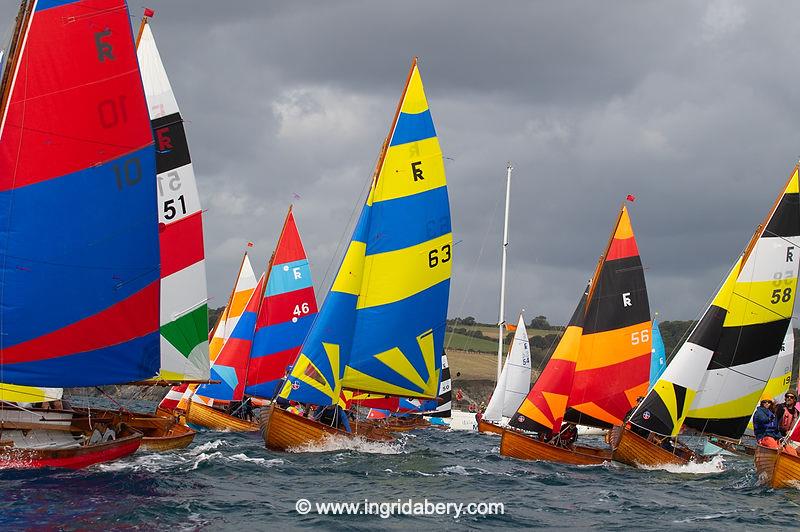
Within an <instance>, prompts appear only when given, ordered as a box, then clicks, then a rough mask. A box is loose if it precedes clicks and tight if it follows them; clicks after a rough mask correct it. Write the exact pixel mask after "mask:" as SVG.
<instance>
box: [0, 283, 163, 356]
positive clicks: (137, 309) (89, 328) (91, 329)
mask: <svg viewBox="0 0 800 532" xmlns="http://www.w3.org/2000/svg"><path fill="white" fill-rule="evenodd" d="M158 289H159V284H158V283H157V282H155V283H152V284H150V285H148V286H147V287H145V288H144V289H143V290H140V291H139V292H137V293H135V294H133V295H132V296H131V297H129V298H128V299H125V300H123V301H120V302H119V303H117V304H115V305H113V306H111V307H109V308H107V309H106V310H103V311H101V312H98V313H97V314H94V315H93V316H89V317H88V318H85V319H82V320H80V321H78V322H75V323H73V324H71V325H68V326H66V327H64V328H62V329H58V330H56V331H53V332H51V333H48V334H45V335H42V336H39V337H38V338H34V339H33V340H28V341H27V342H23V343H21V344H17V345H14V346H11V347H7V348H5V349H4V350H3V363H4V364H15V363H18V362H30V361H36V360H47V359H51V358H56V357H60V356H64V355H70V354H73V353H78V352H85V351H93V350H95V349H100V348H103V347H108V346H112V345H116V344H120V343H123V342H126V341H128V340H132V339H134V338H139V337H142V336H146V335H147V334H149V333H152V332H154V331H158V307H157V306H155V305H153V304H152V302H153V300H154V298H155V300H156V301H157V300H158ZM131 316H136V318H137V319H135V320H132V319H130V317H131Z"/></svg>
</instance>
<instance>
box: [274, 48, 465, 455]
mask: <svg viewBox="0 0 800 532" xmlns="http://www.w3.org/2000/svg"><path fill="white" fill-rule="evenodd" d="M452 246H453V237H452V230H451V223H450V204H449V199H448V195H447V183H446V180H445V172H444V160H443V157H442V152H441V148H440V147H439V140H438V138H437V136H436V130H435V128H434V125H433V120H432V119H431V114H430V110H429V108H428V101H427V98H426V97H425V91H424V88H423V85H422V78H421V77H420V73H419V69H418V66H417V60H416V58H415V59H414V60H413V62H412V65H411V70H410V72H409V74H408V78H407V80H406V85H405V88H404V90H403V95H402V97H401V99H400V103H399V104H398V106H397V110H396V112H395V115H394V120H393V121H392V126H391V128H390V132H389V135H388V136H387V137H386V139H385V141H384V143H383V147H382V149H381V152H380V156H379V159H378V162H377V164H376V168H375V172H374V173H373V177H372V182H371V186H370V189H369V193H368V195H367V199H366V203H365V205H364V207H363V209H362V210H361V215H360V217H359V219H358V222H357V223H356V227H355V230H354V232H353V236H352V238H351V240H350V243H349V245H348V248H347V251H346V252H345V256H344V259H343V261H342V263H341V265H340V267H339V270H338V272H337V274H336V277H335V278H334V281H333V285H332V286H331V289H330V291H329V292H328V295H327V297H326V298H325V302H324V304H323V306H322V309H321V311H320V313H319V316H317V319H316V321H315V322H314V324H313V325H312V327H311V329H310V331H309V333H308V336H307V337H306V339H305V341H304V342H303V345H302V347H301V349H300V352H299V354H298V356H297V359H296V360H295V362H294V364H293V366H292V370H291V373H290V374H289V375H288V378H287V380H286V383H285V385H284V386H283V388H282V390H281V393H280V395H279V397H278V399H277V401H275V402H273V403H272V405H270V407H269V408H264V409H262V410H261V412H260V413H259V418H260V423H261V434H262V436H263V438H264V442H265V444H266V447H267V448H270V449H274V450H287V449H290V448H296V447H300V446H307V445H315V444H317V443H319V442H321V441H322V440H324V439H325V438H327V437H328V436H329V435H339V436H341V437H346V438H350V437H353V436H355V435H358V434H360V435H362V436H364V437H366V438H370V439H387V436H386V435H385V434H376V433H374V432H369V431H365V430H362V429H363V427H361V426H359V425H358V424H356V426H355V427H353V428H352V432H349V431H346V430H342V429H340V428H337V427H334V426H331V425H328V424H325V423H322V422H320V421H317V420H315V419H312V418H310V417H303V416H301V415H298V414H296V413H293V412H290V411H289V409H287V408H285V407H283V406H281V403H283V404H284V405H285V404H286V403H285V402H287V401H296V402H298V403H301V404H310V405H316V406H317V407H318V408H322V409H323V414H324V409H328V411H333V412H334V414H333V418H334V422H338V423H339V424H340V425H346V424H347V421H346V420H344V419H342V417H341V416H343V415H346V414H344V413H343V411H342V410H341V409H340V408H337V406H338V404H339V401H340V396H341V392H342V390H343V389H350V390H359V391H364V392H370V393H378V394H385V395H395V396H400V397H412V398H413V397H416V398H428V399H432V398H434V397H436V395H437V392H438V385H439V381H440V377H439V374H440V371H441V362H440V360H441V357H440V355H441V353H442V352H443V348H444V331H445V321H446V317H447V303H448V298H449V293H450V272H451V266H452V257H453V250H452Z"/></svg>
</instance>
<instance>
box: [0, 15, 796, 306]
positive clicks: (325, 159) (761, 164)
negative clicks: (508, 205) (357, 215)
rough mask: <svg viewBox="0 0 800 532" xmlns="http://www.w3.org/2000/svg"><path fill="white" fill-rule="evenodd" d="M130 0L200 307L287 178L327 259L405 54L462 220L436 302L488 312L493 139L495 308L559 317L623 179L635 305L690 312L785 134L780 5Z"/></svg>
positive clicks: (584, 271) (772, 191) (745, 223)
mask: <svg viewBox="0 0 800 532" xmlns="http://www.w3.org/2000/svg"><path fill="white" fill-rule="evenodd" d="M11 4H12V3H11V2H8V3H4V4H3V5H2V6H1V7H0V15H2V16H3V17H4V19H5V20H10V18H11V16H12V14H13V11H14V7H13V5H11ZM149 5H150V7H153V8H154V9H155V10H156V12H157V13H156V17H155V19H154V20H153V23H152V27H153V30H154V32H155V35H156V39H157V42H158V45H159V48H160V50H161V54H162V57H163V60H164V63H165V65H166V68H167V70H168V72H169V75H170V78H171V81H172V83H173V87H174V90H175V93H176V96H177V99H178V102H179V105H180V106H181V109H182V112H183V115H184V116H185V117H186V119H187V121H188V122H189V124H188V126H187V129H188V134H189V140H190V143H191V149H192V157H193V160H194V163H195V171H196V173H197V176H198V181H199V185H200V188H201V196H202V197H203V201H204V205H205V206H206V207H207V208H208V213H207V217H206V220H207V222H206V245H207V255H208V277H209V290H210V293H211V296H212V298H213V299H212V301H211V305H212V306H218V305H221V304H223V303H224V301H225V299H226V297H227V292H228V290H229V289H230V285H231V282H232V276H233V275H234V274H235V269H236V267H237V265H238V261H239V254H240V253H241V251H242V250H243V245H244V243H245V242H247V241H248V240H255V241H256V242H257V243H258V247H257V248H256V253H255V254H254V257H253V258H254V265H255V266H256V267H257V269H262V268H263V265H264V262H265V260H266V258H267V257H268V254H269V252H270V250H271V247H272V246H273V245H274V241H275V238H276V236H277V231H278V229H279V226H280V223H281V221H282V218H283V216H284V214H285V210H286V207H287V206H288V203H289V202H291V201H293V194H295V193H296V194H299V195H301V196H302V198H301V199H300V200H296V201H295V203H296V214H297V217H298V224H299V226H300V230H301V232H302V234H303V238H304V240H305V243H306V247H307V251H308V253H309V255H310V257H311V260H312V262H313V267H314V273H315V276H316V280H317V283H318V284H321V283H322V280H323V277H324V276H325V273H326V271H327V272H328V277H327V282H328V283H329V282H330V276H331V275H332V272H330V269H331V268H332V266H331V265H334V266H335V265H336V264H337V261H338V257H337V256H336V251H337V249H338V247H339V246H340V244H341V240H342V238H346V236H347V235H348V233H347V229H346V226H347V223H348V221H349V220H350V219H351V216H352V213H353V211H354V209H357V208H358V206H359V204H360V202H361V201H362V198H363V194H362V191H363V190H364V186H365V183H366V181H367V180H368V178H369V176H370V173H371V170H372V166H373V165H374V162H375V157H376V156H377V153H378V149H379V147H380V143H381V141H382V139H383V136H384V135H385V134H386V130H387V127H388V124H389V120H390V118H391V114H392V112H393V110H394V107H395V105H396V101H397V98H398V97H399V93H400V90H401V88H402V83H403V81H404V79H405V76H406V72H407V68H408V65H409V62H410V59H411V57H412V56H413V55H419V56H420V61H421V71H422V75H423V79H424V80H425V83H426V89H427V92H428V97H429V101H430V105H431V110H432V113H433V115H434V120H435V122H436V125H437V130H438V133H439V136H440V141H441V144H442V147H443V150H444V152H445V156H446V157H448V160H447V161H446V163H447V171H448V179H449V183H450V194H451V202H452V208H453V223H454V231H455V239H456V240H460V241H461V243H459V244H458V246H457V247H456V250H457V251H458V253H457V261H456V264H455V270H454V274H453V294H452V297H451V311H450V314H451V315H466V314H472V315H475V316H477V317H479V318H480V319H482V320H484V321H492V320H494V319H496V314H497V308H496V307H497V303H496V301H497V287H498V284H499V271H498V268H499V262H500V260H499V248H500V246H499V240H500V232H501V230H502V227H501V224H502V196H503V194H504V179H505V165H506V162H507V161H509V160H510V161H512V162H513V164H514V167H515V172H514V178H513V199H512V209H511V221H510V224H511V235H510V240H511V246H510V249H509V280H508V284H509V293H508V299H507V315H509V316H513V315H515V314H516V313H517V312H518V310H519V309H520V308H522V307H525V308H526V309H527V310H528V312H529V314H530V315H535V314H539V313H543V314H546V315H548V316H549V317H550V318H551V321H553V322H563V321H564V320H565V319H566V318H567V317H568V316H569V314H570V313H571V312H572V309H573V307H574V305H575V303H576V302H577V299H578V296H579V295H580V292H581V290H582V289H583V286H584V284H585V282H586V280H587V279H588V278H589V277H590V276H591V273H592V270H593V268H594V265H595V262H596V260H597V257H598V255H599V254H600V253H601V252H602V248H603V246H604V245H605V243H606V241H607V239H608V233H609V231H610V230H611V224H612V223H613V221H614V218H615V216H616V211H617V209H618V208H619V205H620V202H621V201H622V200H623V199H624V197H625V195H626V194H628V193H633V194H635V195H636V196H637V201H636V203H635V204H633V205H632V206H631V211H632V214H631V216H632V219H633V224H634V229H635V231H636V233H637V237H638V240H639V247H640V251H641V253H642V258H643V261H644V263H645V264H646V266H647V267H648V271H647V280H648V285H649V291H650V298H651V306H652V308H653V309H655V310H659V311H660V312H661V316H662V318H665V319H687V318H690V317H693V316H695V315H696V314H697V312H698V311H699V310H700V307H701V306H702V305H703V304H704V303H705V301H706V298H707V297H708V296H709V295H711V294H712V292H713V291H714V289H715V288H716V286H717V285H718V283H719V281H720V280H721V278H722V275H723V274H724V272H725V270H726V269H727V268H728V267H729V266H730V263H731V261H732V260H734V258H735V257H736V255H737V254H738V253H739V251H740V250H741V249H742V247H743V246H744V245H745V243H746V242H747V240H748V238H749V235H750V233H751V232H752V230H753V229H754V228H755V226H756V225H757V224H758V223H759V222H760V220H761V218H762V217H763V215H764V214H765V213H766V211H767V209H768V207H769V206H770V205H771V202H772V200H773V199H774V197H775V195H776V194H777V192H778V190H779V188H780V186H781V185H782V183H783V181H784V180H785V178H786V176H787V174H788V172H789V170H790V169H791V167H792V165H793V164H794V160H795V158H796V157H797V155H798V154H800V142H798V134H797V126H796V123H797V120H796V117H797V116H798V108H799V107H800V106H798V103H800V101H799V98H800V96H798V91H797V90H796V87H797V86H798V73H797V71H798V69H797V68H796V67H795V65H796V63H797V60H796V56H797V52H796V43H795V39H794V38H793V35H794V28H793V24H794V20H795V19H796V15H797V14H798V9H797V8H796V7H795V6H793V5H791V4H783V5H778V4H775V5H764V4H754V3H744V2H741V3H739V2H720V1H712V2H702V3H701V2H683V3H679V2H672V3H669V4H664V3H662V2H638V1H637V2H617V3H613V4H609V3H596V2H527V1H525V2H522V1H521V2H511V1H509V2H469V1H467V2H464V1H450V2H430V1H418V2H415V1H405V2H371V1H363V2H329V1H324V2H323V1H320V2H264V1H255V0H253V1H235V2H228V3H224V4H223V3H220V2H198V1H188V0H187V1H178V0H161V1H155V0H154V1H151V2H149ZM140 8H141V6H140V5H139V4H132V9H133V10H134V12H135V13H136V14H137V16H136V17H134V18H133V20H134V23H137V20H136V19H137V18H138V13H139V12H140ZM326 286H327V283H326ZM320 297H321V296H320Z"/></svg>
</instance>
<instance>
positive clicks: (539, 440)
mask: <svg viewBox="0 0 800 532" xmlns="http://www.w3.org/2000/svg"><path fill="white" fill-rule="evenodd" d="M651 327H652V324H651V322H650V306H649V302H648V298H647V288H646V286H645V280H644V270H643V268H642V261H641V258H640V257H639V250H638V247H637V245H636V238H635V236H634V233H633V228H632V226H631V221H630V217H629V215H628V210H627V208H626V207H625V205H623V206H622V208H621V209H620V211H619V215H618V217H617V220H616V223H615V224H614V228H613V230H612V232H611V237H610V239H609V241H608V245H607V246H606V249H605V252H604V253H603V255H602V256H601V257H600V260H599V261H598V264H597V268H596V269H595V272H594V275H593V277H592V279H591V281H590V283H589V286H588V287H587V288H586V291H585V292H584V293H583V295H582V296H581V298H580V301H579V303H578V306H577V308H576V309H575V312H574V314H573V315H572V318H571V319H570V321H569V323H568V324H567V328H566V330H565V331H564V334H563V335H562V336H561V339H560V340H559V342H558V344H557V345H556V347H555V350H554V351H553V354H552V355H551V357H550V360H549V361H548V362H547V365H546V366H545V367H544V369H543V370H542V373H541V374H540V375H539V378H538V379H537V380H536V382H535V383H534V385H533V388H531V391H530V393H529V394H528V396H527V397H526V398H525V400H524V401H523V402H522V405H521V406H520V407H519V410H518V411H517V412H516V414H515V415H514V416H513V417H512V418H511V420H510V421H509V425H510V427H511V428H509V429H506V430H504V431H503V434H502V439H501V440H500V454H501V455H503V456H510V457H513V458H522V459H528V460H548V461H554V462H562V463H567V464H599V463H602V462H604V461H606V460H608V459H610V458H611V453H610V451H608V450H607V449H597V448H594V447H590V446H585V445H572V444H562V442H561V438H562V430H563V429H562V423H563V421H565V420H566V421H568V422H569V423H571V424H574V423H580V424H582V425H589V426H594V427H601V428H610V427H611V426H613V425H616V424H620V423H621V422H622V418H623V417H624V416H625V413H626V412H627V411H628V410H630V408H631V407H632V406H633V405H635V404H636V398H637V397H638V396H640V395H643V394H644V393H645V392H646V391H647V387H648V377H649V371H650V357H651V337H650V331H651ZM565 428H566V427H564V429H565ZM572 428H574V427H572ZM513 429H517V430H513ZM575 430H577V429H575ZM522 431H526V432H536V433H537V436H536V437H534V436H532V435H530V434H526V433H525V432H522Z"/></svg>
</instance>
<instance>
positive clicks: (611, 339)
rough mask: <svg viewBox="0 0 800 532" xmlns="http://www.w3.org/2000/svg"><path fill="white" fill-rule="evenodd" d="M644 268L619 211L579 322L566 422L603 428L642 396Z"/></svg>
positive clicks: (646, 342)
mask: <svg viewBox="0 0 800 532" xmlns="http://www.w3.org/2000/svg"><path fill="white" fill-rule="evenodd" d="M651 328H652V323H651V321H650V304H649V302H648V298H647V288H646V286H645V280H644V269H643V268H642V261H641V258H640V257H639V250H638V247H637V246H636V238H635V236H634V234H633V228H632V227H631V220H630V217H629V216H628V211H627V209H626V208H625V207H624V206H623V207H622V209H621V210H620V214H619V217H618V219H617V224H616V226H615V228H614V232H613V234H612V238H611V240H610V242H609V245H608V249H607V250H606V253H605V254H604V257H603V259H602V260H601V261H600V263H599V265H598V268H597V271H596V272H595V276H594V279H593V280H592V287H591V290H590V292H589V300H588V305H587V307H586V314H585V317H584V321H583V333H582V336H581V341H580V351H579V353H578V361H577V364H576V367H575V375H574V378H573V383H572V389H571V391H570V395H569V401H568V402H567V406H568V408H569V410H568V411H567V414H566V419H567V420H568V421H573V422H579V423H582V424H586V425H593V426H600V427H606V426H611V425H620V424H621V423H622V418H623V417H624V416H625V414H626V413H627V412H628V410H630V409H631V407H633V406H634V405H635V404H636V398H637V397H639V396H643V395H645V394H646V393H647V387H648V383H649V375H650V373H649V372H650V358H651V349H652V340H651V332H650V331H651Z"/></svg>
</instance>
